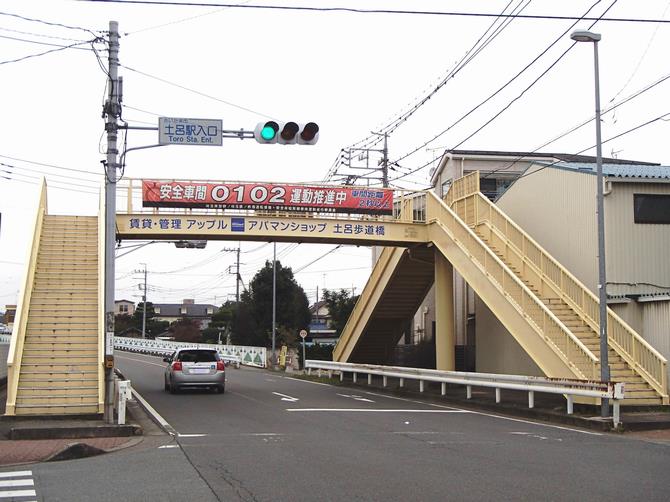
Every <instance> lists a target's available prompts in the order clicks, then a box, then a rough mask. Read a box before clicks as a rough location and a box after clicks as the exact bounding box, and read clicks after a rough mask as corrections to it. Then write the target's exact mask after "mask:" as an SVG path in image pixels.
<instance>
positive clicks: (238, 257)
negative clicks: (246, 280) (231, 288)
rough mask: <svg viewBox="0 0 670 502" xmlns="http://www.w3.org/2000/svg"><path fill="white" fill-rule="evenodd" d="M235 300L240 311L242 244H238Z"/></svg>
mask: <svg viewBox="0 0 670 502" xmlns="http://www.w3.org/2000/svg"><path fill="white" fill-rule="evenodd" d="M235 301H236V302H237V303H236V308H237V312H238V314H239V311H240V245H239V243H238V245H237V273H236V274H235Z"/></svg>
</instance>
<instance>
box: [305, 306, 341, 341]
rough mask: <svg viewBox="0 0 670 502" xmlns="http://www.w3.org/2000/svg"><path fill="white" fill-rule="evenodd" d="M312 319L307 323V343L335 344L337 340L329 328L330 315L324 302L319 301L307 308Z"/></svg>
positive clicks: (336, 335)
mask: <svg viewBox="0 0 670 502" xmlns="http://www.w3.org/2000/svg"><path fill="white" fill-rule="evenodd" d="M309 312H310V314H311V315H312V318H311V320H310V322H309V335H308V339H307V341H308V342H311V343H314V344H335V343H337V339H338V338H339V333H337V332H336V331H335V330H334V329H333V328H332V327H331V319H332V317H331V315H330V312H329V311H328V306H327V305H326V302H325V301H323V300H321V301H318V302H316V303H315V304H313V305H312V306H310V307H309Z"/></svg>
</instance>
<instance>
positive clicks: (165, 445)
mask: <svg viewBox="0 0 670 502" xmlns="http://www.w3.org/2000/svg"><path fill="white" fill-rule="evenodd" d="M162 448H179V445H178V444H164V445H163V446H159V447H158V449H159V450H160V449H162Z"/></svg>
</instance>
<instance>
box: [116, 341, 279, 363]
mask: <svg viewBox="0 0 670 502" xmlns="http://www.w3.org/2000/svg"><path fill="white" fill-rule="evenodd" d="M114 348H115V349H118V350H126V351H129V352H138V353H142V354H151V355H162V356H165V355H170V354H172V353H173V352H174V351H175V350H177V349H184V348H186V349H188V348H194V349H213V350H216V351H217V352H218V353H219V354H220V355H221V358H222V359H223V360H224V361H226V362H228V363H231V364H234V365H235V366H236V367H239V366H240V364H244V365H246V366H257V367H261V368H264V367H265V363H266V358H267V350H266V349H265V347H252V346H246V345H218V344H214V343H188V342H174V341H171V340H150V339H148V338H126V337H121V336H115V337H114Z"/></svg>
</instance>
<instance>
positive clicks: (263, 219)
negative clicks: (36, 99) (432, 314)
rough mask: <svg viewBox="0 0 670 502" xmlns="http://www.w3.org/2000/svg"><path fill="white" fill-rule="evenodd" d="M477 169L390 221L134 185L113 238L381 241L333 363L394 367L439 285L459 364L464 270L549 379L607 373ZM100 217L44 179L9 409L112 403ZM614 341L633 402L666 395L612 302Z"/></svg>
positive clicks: (657, 367) (552, 263)
mask: <svg viewBox="0 0 670 502" xmlns="http://www.w3.org/2000/svg"><path fill="white" fill-rule="evenodd" d="M474 174H475V176H474V177H473V176H468V177H466V178H462V179H461V180H458V181H457V182H456V183H454V185H453V186H452V189H451V191H450V192H449V197H448V198H447V200H445V201H443V200H440V199H438V198H437V197H436V196H435V195H434V194H433V193H432V192H419V193H414V194H411V195H409V196H403V197H402V198H399V199H396V201H395V203H394V207H395V211H394V215H393V216H385V217H373V216H357V217H354V216H344V217H343V216H342V215H339V216H338V215H331V214H329V215H326V216H324V215H318V214H317V215H314V214H299V215H296V214H288V213H270V212H259V211H248V212H245V213H238V214H232V215H231V214H229V213H224V212H223V211H204V210H203V211H197V210H183V211H181V212H180V211H175V210H174V209H172V210H170V211H162V210H158V209H150V210H146V209H135V208H133V206H132V203H131V202H132V196H131V194H130V189H129V195H128V204H127V210H126V211H125V212H121V213H117V233H116V236H115V237H116V238H117V239H142V240H196V239H197V240H200V239H206V240H236V241H241V240H254V241H266V242H267V241H270V242H271V241H280V242H305V243H309V242H313V243H337V244H342V243H345V244H356V245H367V246H372V245H376V246H383V247H384V250H383V252H382V254H381V256H380V258H379V260H378V261H377V263H376V265H375V267H374V269H373V271H372V273H371V275H370V278H369V280H368V283H367V284H366V286H365V289H364V291H363V293H362V294H361V297H360V299H359V300H358V302H357V304H356V306H355V308H354V310H353V312H352V314H351V317H350V319H349V321H348V323H347V325H346V326H345V328H344V330H343V332H342V334H341V336H340V341H339V342H338V344H337V346H336V348H335V350H334V359H335V360H337V361H350V362H356V363H376V364H384V363H387V362H388V361H389V358H390V355H391V353H392V351H393V349H394V347H395V346H396V345H397V344H398V341H399V339H400V337H401V336H402V334H403V333H404V332H406V331H407V327H408V323H409V322H410V320H411V319H412V317H413V315H414V313H415V312H416V311H417V309H418V307H419V306H420V305H421V303H422V301H423V299H424V297H425V296H426V293H427V292H428V290H429V289H430V288H431V286H433V285H434V286H435V295H436V333H435V335H436V366H437V368H438V369H447V370H453V369H454V319H453V273H454V271H456V272H458V273H459V274H460V275H461V276H462V277H463V278H464V279H465V281H466V282H467V283H468V284H469V286H470V287H471V288H472V289H473V290H474V292H475V293H476V294H477V295H478V296H479V297H480V298H481V299H482V301H483V302H484V303H485V304H486V305H487V307H488V308H489V309H490V310H491V311H492V312H493V313H494V315H495V316H496V317H497V318H498V319H499V320H500V322H501V323H502V325H503V326H504V327H505V328H506V329H507V331H508V332H509V333H510V334H511V335H512V336H513V337H514V339H515V340H516V342H517V343H518V344H519V346H520V347H521V348H522V349H523V350H524V351H525V352H526V353H527V354H528V355H529V356H530V358H531V359H532V360H533V361H534V362H535V364H536V365H537V366H538V367H539V368H540V369H541V371H542V372H543V373H544V374H545V375H546V376H549V377H560V378H580V379H595V380H598V379H599V378H598V377H599V375H600V366H599V338H598V318H597V313H598V311H599V309H598V299H597V297H595V296H594V295H593V294H592V293H591V292H590V291H588V290H586V288H584V286H583V285H581V283H579V281H578V280H577V279H575V278H574V276H572V275H571V274H570V273H569V272H568V271H567V270H565V268H563V267H562V266H561V265H560V263H558V262H556V260H554V259H553V258H552V257H551V256H550V255H549V254H548V253H546V251H544V250H543V249H542V248H540V247H539V246H538V245H537V244H536V243H535V242H534V241H533V240H532V239H531V238H530V237H529V236H528V235H527V234H525V233H524V232H523V230H522V229H520V228H519V227H518V226H517V225H516V224H514V222H513V221H511V220H510V219H509V218H508V217H507V216H506V215H504V214H503V213H502V212H501V211H500V210H499V209H498V208H497V207H496V206H494V205H493V204H492V203H491V202H490V201H488V199H486V198H485V197H483V196H482V195H481V193H480V192H479V178H478V176H476V175H477V173H474ZM101 207H104V204H101ZM100 214H102V212H101V213H100ZM102 223H103V222H102V218H100V217H99V216H98V217H96V216H93V217H60V216H54V215H49V214H48V212H47V205H46V186H44V187H43V190H42V198H41V200H40V204H39V210H38V213H37V218H36V221H35V233H34V240H33V243H32V247H31V252H30V259H29V263H28V264H27V271H26V276H25V277H26V279H25V282H24V285H23V290H22V292H21V296H20V297H19V301H18V306H17V315H16V321H15V325H14V332H13V334H12V340H11V345H10V351H9V356H8V389H7V406H6V413H7V414H9V415H14V414H26V415H49V414H58V415H62V414H82V413H85V414H90V413H96V412H97V413H100V412H101V411H102V406H103V403H104V402H105V396H104V392H105V389H104V385H103V383H104V382H103V365H104V347H105V330H104V326H105V322H104V319H105V312H104V301H103V294H102V291H104V289H103V288H102V284H103V282H104V280H103V278H104V252H103V250H104V246H103V244H104V241H105V235H104V232H105V226H104V224H102ZM52 314H56V315H52ZM608 342H609V360H610V365H611V373H612V380H613V381H624V382H626V399H625V401H624V404H633V405H640V404H644V405H648V404H654V405H659V404H668V392H667V376H666V375H667V363H666V361H665V359H664V358H663V357H662V356H661V355H660V354H659V353H658V352H657V351H655V350H654V349H653V348H652V347H650V346H649V345H648V344H647V343H646V342H644V340H643V339H642V338H641V337H640V335H639V334H637V333H636V332H635V331H633V330H632V329H631V328H630V327H629V326H628V325H627V324H626V323H625V322H623V321H622V320H621V319H620V318H618V317H617V316H616V314H614V313H613V312H612V311H608Z"/></svg>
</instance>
